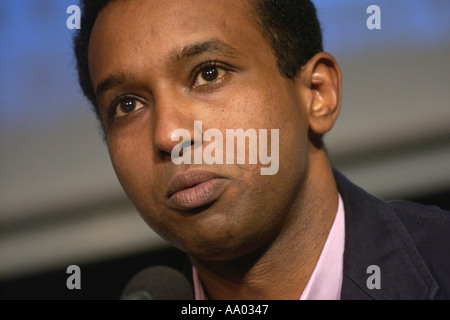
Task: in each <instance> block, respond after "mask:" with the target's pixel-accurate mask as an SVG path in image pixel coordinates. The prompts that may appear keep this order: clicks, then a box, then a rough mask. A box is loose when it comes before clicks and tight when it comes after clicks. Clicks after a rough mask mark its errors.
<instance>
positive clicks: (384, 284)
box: [334, 170, 438, 300]
mask: <svg viewBox="0 0 450 320" xmlns="http://www.w3.org/2000/svg"><path fill="white" fill-rule="evenodd" d="M334 176H335V179H336V184H337V186H338V190H339V193H340V195H341V197H342V200H343V202H344V209H345V252H344V277H343V284H342V293H341V298H342V299H357V300H365V299H377V300H378V299H383V300H387V299H389V300H392V299H394V300H400V299H402V300H417V299H418V300H423V299H432V298H433V297H434V295H435V294H436V292H437V290H438V286H437V283H436V281H435V280H434V279H433V277H432V275H431V273H430V271H429V270H428V268H427V266H426V265H425V263H424V262H423V260H422V258H421V256H420V254H419V252H418V251H417V249H416V247H415V245H414V243H413V241H412V239H411V238H410V236H409V234H408V232H407V231H406V229H405V228H404V226H403V224H402V223H401V221H400V219H399V218H398V216H397V215H396V213H395V212H394V210H393V209H392V208H391V207H390V206H389V204H388V203H386V202H384V201H382V200H380V199H377V198H376V197H374V196H371V195H370V194H368V193H366V192H365V191H364V190H362V189H361V188H359V187H357V186H355V185H354V184H352V183H351V182H350V181H349V180H347V179H346V178H345V177H344V176H343V175H342V174H340V173H339V172H338V171H336V170H334ZM370 266H377V267H379V279H380V281H379V284H380V289H378V288H372V289H369V286H370V283H372V280H373V277H372V278H371V276H373V275H375V273H374V271H373V270H370V269H369V270H368V268H369V267H370ZM369 278H371V279H370V280H369V286H368V285H367V282H368V279H369Z"/></svg>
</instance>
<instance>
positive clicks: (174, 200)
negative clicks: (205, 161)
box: [167, 171, 229, 211]
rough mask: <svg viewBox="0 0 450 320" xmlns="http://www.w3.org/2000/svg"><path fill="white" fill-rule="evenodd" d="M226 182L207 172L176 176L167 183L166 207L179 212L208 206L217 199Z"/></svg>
mask: <svg viewBox="0 0 450 320" xmlns="http://www.w3.org/2000/svg"><path fill="white" fill-rule="evenodd" d="M228 181H229V180H228V179H225V178H222V177H220V176H218V175H217V174H215V173H212V172H208V171H188V172H184V173H182V174H177V175H176V176H175V177H174V178H173V179H172V180H171V181H170V182H169V190H168V200H167V205H168V206H169V207H170V208H172V209H175V210H180V211H189V210H193V209H196V208H199V207H202V206H206V205H209V204H211V203H212V202H214V201H215V200H217V198H219V196H220V195H221V194H222V192H223V190H224V188H225V185H226V184H227V182H228Z"/></svg>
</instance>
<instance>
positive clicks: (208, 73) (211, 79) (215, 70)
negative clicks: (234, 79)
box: [193, 65, 228, 87]
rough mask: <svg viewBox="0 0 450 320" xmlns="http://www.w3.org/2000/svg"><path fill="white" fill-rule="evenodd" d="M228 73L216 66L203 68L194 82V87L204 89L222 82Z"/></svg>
mask: <svg viewBox="0 0 450 320" xmlns="http://www.w3.org/2000/svg"><path fill="white" fill-rule="evenodd" d="M227 73H228V71H227V70H225V69H224V68H221V67H219V66H216V65H209V66H206V67H204V68H202V69H201V70H200V71H199V72H198V74H197V76H196V78H195V81H194V85H193V86H194V87H202V86H207V85H211V84H213V83H217V82H220V81H221V80H222V79H223V78H224V77H225V76H226V75H227Z"/></svg>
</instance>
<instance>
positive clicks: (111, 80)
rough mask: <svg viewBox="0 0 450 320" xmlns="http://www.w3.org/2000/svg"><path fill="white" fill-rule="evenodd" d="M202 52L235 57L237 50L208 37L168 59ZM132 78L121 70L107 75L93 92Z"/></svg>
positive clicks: (174, 53) (172, 59)
mask: <svg viewBox="0 0 450 320" xmlns="http://www.w3.org/2000/svg"><path fill="white" fill-rule="evenodd" d="M202 53H219V54H224V55H226V56H230V57H235V56H237V55H238V50H236V49H235V48H233V47H232V46H231V45H229V44H227V43H225V42H223V41H221V40H218V39H210V40H206V41H201V42H196V43H193V44H189V45H186V46H184V47H183V48H182V49H181V50H179V51H177V50H174V51H172V52H171V54H170V58H169V60H170V62H171V63H177V62H180V61H183V60H186V59H189V58H192V57H194V56H197V55H200V54H202ZM133 79H135V77H134V76H133V75H132V74H130V73H122V72H121V73H118V74H115V75H109V76H108V77H107V78H106V79H105V80H103V81H102V82H100V83H99V84H98V85H97V87H96V89H95V93H96V95H97V97H98V96H100V95H101V94H103V93H105V92H106V91H108V90H111V89H113V88H115V87H117V86H119V85H121V84H123V83H124V82H127V81H132V80H133Z"/></svg>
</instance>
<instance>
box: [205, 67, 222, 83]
mask: <svg viewBox="0 0 450 320" xmlns="http://www.w3.org/2000/svg"><path fill="white" fill-rule="evenodd" d="M218 75H219V70H218V69H217V68H216V67H209V68H207V69H205V70H203V71H202V78H203V79H204V80H205V81H209V82H211V81H214V80H216V79H217V77H218Z"/></svg>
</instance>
